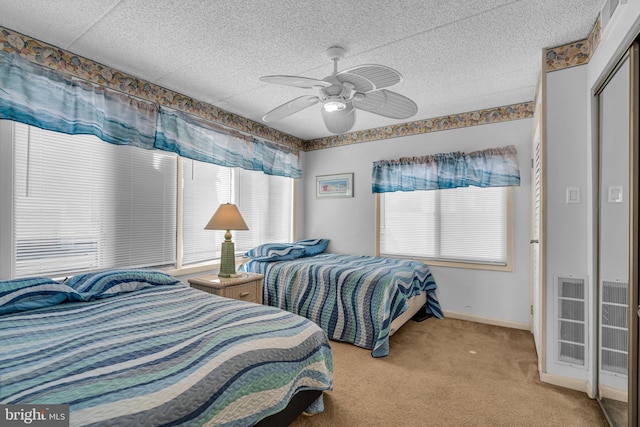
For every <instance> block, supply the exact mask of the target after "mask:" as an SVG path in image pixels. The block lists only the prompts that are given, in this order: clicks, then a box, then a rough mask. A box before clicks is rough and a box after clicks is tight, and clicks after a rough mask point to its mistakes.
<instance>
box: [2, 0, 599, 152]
mask: <svg viewBox="0 0 640 427" xmlns="http://www.w3.org/2000/svg"><path fill="white" fill-rule="evenodd" d="M602 3H603V0H519V1H514V0H481V1H476V0H423V1H414V0H399V1H389V0H371V1H353V0H346V1H341V0H324V1H318V0H313V1H307V0H302V1H301V0H280V1H278V0H272V1H264V0H242V1H238V0H217V1H204V0H200V1H194V0H191V1H189V0H182V1H170V0H56V1H47V0H0V26H3V27H6V28H8V29H11V30H14V31H17V32H19V33H22V34H25V35H27V36H30V37H32V38H35V39H38V40H41V41H44V42H47V43H49V44H52V45H54V46H58V47H60V48H63V49H65V50H68V51H70V52H73V53H75V54H78V55H81V56H84V57H86V58H89V59H91V60H94V61H97V62H100V63H102V64H104V65H107V66H109V67H111V68H115V69H117V70H120V71H123V72H125V73H128V74H131V75H133V76H135V77H138V78H141V79H143V80H147V81H150V82H152V83H155V84H157V85H160V86H163V87H165V88H167V89H171V90H174V91H176V92H179V93H182V94H184V95H187V96H190V97H192V98H195V99H198V100H201V101H205V102H208V103H210V104H213V105H214V106H216V107H218V108H221V109H224V110H227V111H229V112H232V113H235V114H238V115H240V116H243V117H246V118H249V119H251V120H254V121H256V122H262V119H261V118H262V116H263V115H264V114H265V113H267V112H268V111H270V110H271V109H273V108H275V107H277V106H279V105H281V104H283V103H285V102H287V101H289V100H291V99H293V98H296V97H298V96H302V95H312V94H314V92H312V91H311V90H306V89H300V88H295V87H288V86H281V85H274V84H268V83H264V82H261V81H260V80H259V78H260V76H263V75H272V74H286V75H297V76H305V77H312V78H317V79H322V78H323V77H325V76H327V75H329V74H331V72H332V70H333V65H332V63H331V62H330V61H329V60H328V59H327V57H326V55H325V50H326V49H327V48H328V47H330V46H335V45H339V46H342V47H344V48H345V49H346V57H345V58H344V59H343V60H341V61H340V62H339V64H338V69H339V70H344V69H346V68H349V67H352V66H355V65H361V64H382V65H386V66H389V67H392V68H394V69H396V70H398V71H399V72H400V73H401V74H402V75H403V76H404V81H403V82H402V83H400V84H398V85H396V86H394V87H392V88H390V89H391V90H393V91H395V92H398V93H400V94H402V95H405V96H407V97H409V98H411V99H413V100H414V101H415V102H416V104H417V105H418V112H417V114H416V115H415V116H413V117H411V118H410V119H406V120H395V119H388V118H384V117H381V116H378V115H375V114H372V113H369V112H365V111H357V119H356V124H355V126H354V128H353V129H352V131H356V130H363V129H370V128H378V127H383V126H387V125H392V124H397V123H402V122H407V121H414V120H423V119H427V118H433V117H439V116H443V115H449V114H455V113H462V112H467V111H474V110H480V109H485V108H491V107H497V106H503V105H509V104H515V103H519V102H526V101H531V100H533V98H534V92H535V86H536V82H537V79H538V75H539V72H540V67H541V63H542V50H543V49H544V48H546V47H555V46H559V45H562V44H566V43H569V42H572V41H576V40H580V39H585V38H586V37H587V36H588V35H589V32H590V31H591V28H592V27H593V25H594V23H595V22H596V19H597V18H598V14H599V9H600V6H601V4H602ZM268 125H269V126H271V127H272V128H275V129H278V130H280V131H283V132H286V133H289V134H291V135H294V136H296V137H299V138H301V139H305V140H306V139H315V138H321V137H325V136H328V135H330V133H329V132H328V131H327V129H326V128H325V126H324V124H323V122H322V119H321V114H320V105H319V104H318V105H315V106H312V107H310V108H307V109H306V110H303V111H301V112H298V113H296V114H294V115H292V116H290V117H287V118H285V119H283V120H280V121H278V122H274V123H269V124H268Z"/></svg>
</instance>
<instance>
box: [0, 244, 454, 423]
mask: <svg viewBox="0 0 640 427" xmlns="http://www.w3.org/2000/svg"><path fill="white" fill-rule="evenodd" d="M296 243H297V244H291V245H287V246H286V247H285V248H284V249H283V247H282V245H273V244H270V245H263V246H261V247H258V248H255V250H252V251H250V252H249V253H247V255H250V256H251V257H252V259H250V260H249V261H248V262H246V263H245V264H243V265H242V266H241V268H240V271H252V272H258V273H262V274H264V285H263V303H264V304H265V305H259V304H254V303H249V302H243V301H237V300H233V299H228V298H223V297H219V296H216V295H211V294H208V293H205V292H201V291H199V290H196V289H192V288H190V287H188V286H186V285H184V284H183V283H181V282H180V281H178V280H177V279H175V278H173V277H172V276H169V275H167V274H165V273H163V272H160V271H154V270H111V271H106V272H97V273H88V274H83V275H79V276H75V277H72V278H71V279H68V280H65V281H63V282H58V281H55V280H51V279H48V278H27V279H16V280H13V281H6V282H0V404H29V405H35V404H47V405H52V404H68V405H69V409H70V425H72V426H122V425H136V426H159V425H184V426H198V425H216V426H253V425H258V426H269V425H278V426H279V425H288V424H289V423H290V422H291V421H292V420H293V419H295V417H297V416H298V415H299V414H300V413H301V412H302V411H306V412H308V413H317V412H321V411H322V410H323V409H324V407H323V394H322V393H323V391H325V390H330V389H331V388H332V386H333V360H332V353H331V347H330V343H329V341H328V339H333V340H339V341H345V342H349V343H352V344H354V345H357V346H360V347H363V348H367V349H370V350H371V354H372V356H374V357H382V356H386V355H388V354H389V337H390V336H391V335H392V334H393V332H394V331H395V330H397V328H398V327H399V326H400V325H401V324H402V323H404V322H406V321H407V320H408V319H410V318H411V317H412V316H414V315H415V314H416V313H418V315H419V316H421V317H430V316H435V317H442V312H441V309H440V305H439V303H438V300H437V298H436V284H435V282H434V280H433V277H432V275H431V273H430V271H429V269H428V267H426V266H425V265H424V264H422V263H419V262H415V261H406V260H395V259H389V258H378V257H366V256H348V255H337V254H328V253H323V251H324V248H326V241H322V240H306V241H301V242H296ZM267 246H268V247H267ZM301 247H302V248H303V249H300V248H301ZM274 254H275V256H274Z"/></svg>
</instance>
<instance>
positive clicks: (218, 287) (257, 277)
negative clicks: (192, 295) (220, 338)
mask: <svg viewBox="0 0 640 427" xmlns="http://www.w3.org/2000/svg"><path fill="white" fill-rule="evenodd" d="M239 274H242V276H240V277H229V278H223V277H218V275H217V274H210V275H209V276H201V277H194V278H191V279H188V282H189V285H191V287H192V288H195V289H199V290H201V291H205V292H209V293H210V294H215V295H220V296H221V297H227V298H233V299H237V300H241V301H250V302H255V303H257V304H262V279H263V277H264V276H263V275H262V274H258V273H239Z"/></svg>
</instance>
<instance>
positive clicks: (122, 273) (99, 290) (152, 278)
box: [64, 269, 180, 301]
mask: <svg viewBox="0 0 640 427" xmlns="http://www.w3.org/2000/svg"><path fill="white" fill-rule="evenodd" d="M64 283H65V284H67V285H69V286H70V287H71V288H73V289H75V290H76V291H77V292H78V293H79V294H80V295H81V296H82V299H83V300H85V301H89V300H94V299H98V298H108V297H111V296H115V295H118V294H122V293H125V292H132V291H135V290H138V289H144V288H148V287H151V286H164V285H176V284H178V283H180V280H178V279H176V278H175V277H173V276H171V275H169V274H167V273H165V272H163V271H158V270H146V269H125V270H108V271H99V272H94V273H86V274H80V275H78V276H73V277H72V278H70V279H67V280H65V282H64Z"/></svg>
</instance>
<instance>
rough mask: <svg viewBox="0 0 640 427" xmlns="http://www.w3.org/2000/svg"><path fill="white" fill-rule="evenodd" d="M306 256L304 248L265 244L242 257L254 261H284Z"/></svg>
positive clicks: (287, 244)
mask: <svg viewBox="0 0 640 427" xmlns="http://www.w3.org/2000/svg"><path fill="white" fill-rule="evenodd" d="M305 254H306V251H305V248H304V246H297V245H293V244H291V243H265V244H263V245H260V246H256V247H255V248H253V249H251V250H250V251H248V252H247V253H245V254H244V256H246V257H249V258H251V259H253V260H256V261H286V260H290V259H296V258H300V257H302V256H304V255H305Z"/></svg>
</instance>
